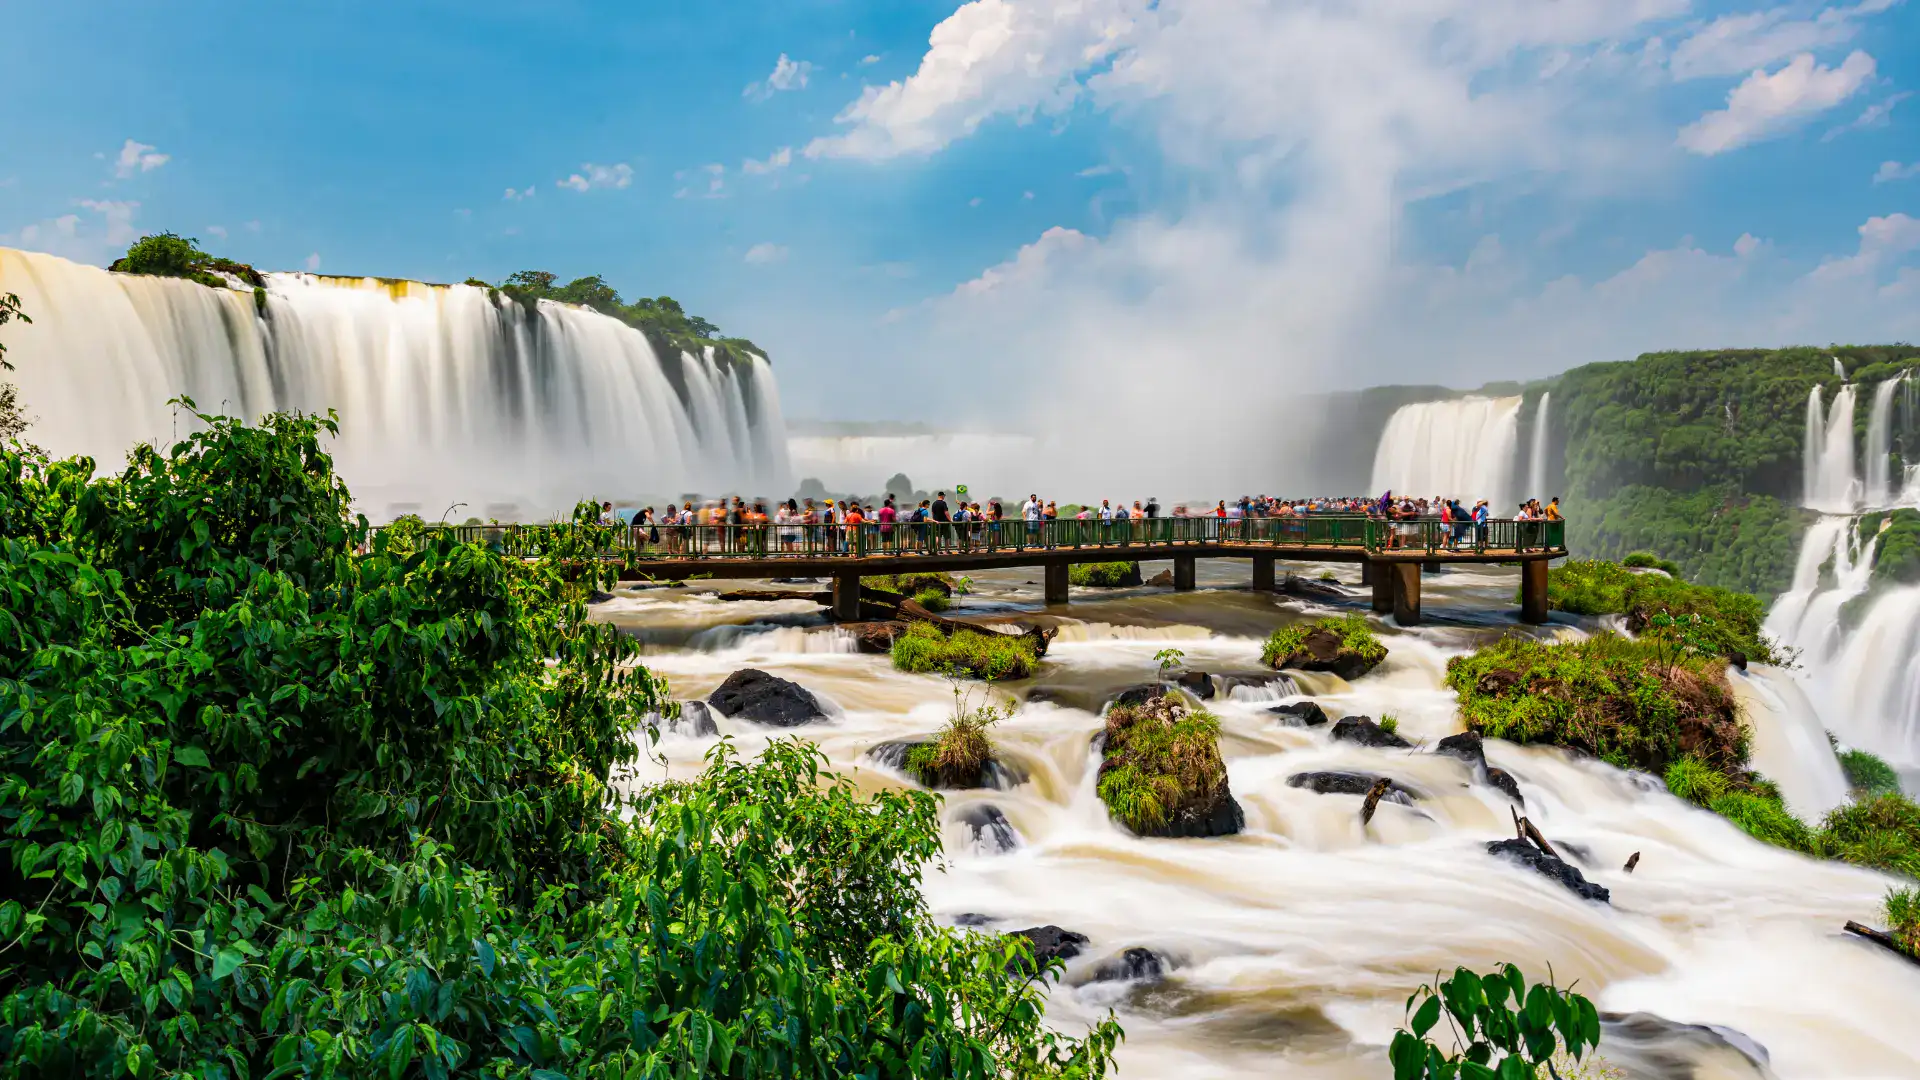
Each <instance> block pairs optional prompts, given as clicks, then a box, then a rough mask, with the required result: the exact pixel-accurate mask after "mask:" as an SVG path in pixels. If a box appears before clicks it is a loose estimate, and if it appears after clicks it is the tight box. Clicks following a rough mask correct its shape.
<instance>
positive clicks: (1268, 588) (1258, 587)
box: [1253, 555, 1273, 592]
mask: <svg viewBox="0 0 1920 1080" xmlns="http://www.w3.org/2000/svg"><path fill="white" fill-rule="evenodd" d="M1253 591H1254V592H1272V591H1273V556H1271V555H1255V556H1254V557H1253Z"/></svg>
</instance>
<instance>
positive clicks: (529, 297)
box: [495, 270, 767, 389]
mask: <svg viewBox="0 0 1920 1080" xmlns="http://www.w3.org/2000/svg"><path fill="white" fill-rule="evenodd" d="M495 288H497V289H498V291H500V292H503V293H505V294H507V295H508V296H511V297H512V298H513V299H515V300H516V301H518V302H520V303H521V304H523V305H525V306H527V307H532V306H533V305H534V304H536V303H538V302H539V301H541V300H551V301H553V302H555V303H558V304H576V305H579V306H580V307H587V308H592V309H593V310H595V311H598V312H599V313H601V314H602V315H611V316H612V317H614V318H616V319H619V320H620V321H621V322H624V323H626V324H627V325H628V326H631V327H633V328H634V329H635V330H638V331H640V332H641V333H642V334H645V335H646V336H647V341H648V343H649V344H651V345H652V346H653V348H654V351H655V352H657V353H659V354H660V355H661V356H663V357H667V356H678V355H679V354H681V353H683V352H687V353H692V354H694V355H695V356H699V355H701V353H702V352H703V351H705V350H707V349H712V350H713V352H714V356H715V357H716V358H718V359H720V360H722V361H725V362H727V363H733V364H744V363H748V362H750V361H752V360H753V359H754V358H756V357H757V358H759V359H762V360H764V359H766V356H767V354H766V352H765V351H764V350H762V349H761V348H760V347H759V346H757V345H755V344H754V343H753V342H751V341H748V340H747V339H746V338H732V337H723V336H721V333H720V328H719V327H718V326H715V325H714V324H712V323H710V322H708V321H707V320H705V319H703V318H701V317H700V316H698V315H689V314H687V312H686V309H684V308H682V307H681V306H680V302H679V301H677V300H675V299H674V298H673V297H671V296H661V297H654V298H649V297H644V296H643V297H640V298H639V299H637V300H634V301H633V302H632V303H627V302H624V301H622V300H621V299H620V294H619V292H617V291H616V290H615V289H614V287H613V286H611V285H609V284H607V283H606V281H604V280H603V279H602V278H601V277H600V276H599V275H598V274H595V275H593V276H592V277H583V278H575V279H573V280H572V281H570V282H568V283H566V284H565V285H562V284H560V279H559V278H558V277H557V276H556V275H553V274H550V273H548V272H547V271H545V270H521V271H519V272H518V273H515V274H513V275H512V276H510V277H508V278H507V280H505V281H503V282H501V283H500V284H499V285H498V286H495ZM676 389H679V388H678V387H677V386H676Z"/></svg>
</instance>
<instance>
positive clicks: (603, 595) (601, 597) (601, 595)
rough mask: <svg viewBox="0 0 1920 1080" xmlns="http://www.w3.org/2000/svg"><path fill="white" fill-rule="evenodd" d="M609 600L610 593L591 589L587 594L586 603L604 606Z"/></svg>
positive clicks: (611, 596) (611, 595) (610, 597)
mask: <svg viewBox="0 0 1920 1080" xmlns="http://www.w3.org/2000/svg"><path fill="white" fill-rule="evenodd" d="M611 599H613V594H612V593H610V592H601V591H600V590H599V589H593V590H591V591H589V592H588V593H587V603H589V604H604V603H606V602H607V601H609V600H611Z"/></svg>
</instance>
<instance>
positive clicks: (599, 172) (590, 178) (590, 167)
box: [522, 161, 633, 198]
mask: <svg viewBox="0 0 1920 1080" xmlns="http://www.w3.org/2000/svg"><path fill="white" fill-rule="evenodd" d="M631 183H633V166H631V165H628V164H627V163H626V162H621V163H619V164H617V165H595V164H593V163H592V162H590V161H589V162H586V163H584V164H582V165H581V166H580V171H579V172H577V173H574V174H573V175H571V176H568V177H567V178H566V179H564V180H556V181H554V186H555V187H563V188H571V189H572V190H574V191H590V190H592V189H593V188H623V187H626V186H627V185H629V184H631ZM528 190H529V192H531V190H532V189H531V188H529V189H528ZM522 197H523V198H524V197H525V196H522Z"/></svg>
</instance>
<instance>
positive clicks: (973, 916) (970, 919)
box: [953, 911, 994, 926]
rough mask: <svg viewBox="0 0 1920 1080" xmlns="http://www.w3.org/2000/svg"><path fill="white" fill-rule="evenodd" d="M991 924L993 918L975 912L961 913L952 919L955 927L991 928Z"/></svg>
mask: <svg viewBox="0 0 1920 1080" xmlns="http://www.w3.org/2000/svg"><path fill="white" fill-rule="evenodd" d="M993 923H994V918H993V916H991V915H982V914H980V913H979V912H977V911H963V912H961V913H960V914H958V915H955V916H954V917H953V925H955V926H991V925H993Z"/></svg>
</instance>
